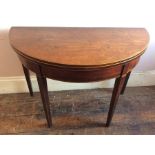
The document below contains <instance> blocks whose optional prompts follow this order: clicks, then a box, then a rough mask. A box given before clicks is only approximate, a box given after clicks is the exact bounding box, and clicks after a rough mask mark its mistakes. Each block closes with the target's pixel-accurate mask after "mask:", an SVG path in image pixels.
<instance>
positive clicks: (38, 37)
mask: <svg viewBox="0 0 155 155" xmlns="http://www.w3.org/2000/svg"><path fill="white" fill-rule="evenodd" d="M148 41H149V35H148V32H147V31H146V30H145V29H143V28H69V27H68V28H67V27H66V28H65V27H13V28H11V30H10V43H11V45H12V46H13V47H14V48H15V49H16V50H17V51H18V52H19V53H20V54H22V55H24V56H27V57H30V58H33V59H36V60H39V61H43V62H46V63H51V64H58V65H70V66H109V65H114V64H119V63H123V62H126V61H128V60H130V59H133V58H135V57H136V56H139V55H141V54H142V53H143V52H144V50H145V49H146V47H147V44H148Z"/></svg>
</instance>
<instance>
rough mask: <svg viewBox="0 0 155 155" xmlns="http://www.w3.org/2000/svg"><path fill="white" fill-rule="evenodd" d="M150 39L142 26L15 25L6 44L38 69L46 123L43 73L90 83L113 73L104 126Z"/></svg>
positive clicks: (31, 67)
mask: <svg viewBox="0 0 155 155" xmlns="http://www.w3.org/2000/svg"><path fill="white" fill-rule="evenodd" d="M148 41H149V35H148V33H147V31H146V30H145V29H143V28H52V27H51V28H45V27H44V28H43V27H42V28H41V27H14V28H11V30H10V43H11V45H12V47H13V48H14V49H15V51H16V52H17V55H18V57H19V59H20V61H21V63H22V65H23V69H24V73H25V77H26V80H27V84H28V87H29V91H30V94H32V93H33V92H32V87H31V81H30V77H29V72H28V70H31V71H33V72H35V73H36V76H37V80H38V85H39V88H40V94H41V98H42V103H43V107H44V111H45V115H46V120H47V124H48V127H51V126H52V119H51V113H50V106H49V97H48V87H47V82H46V78H51V79H55V80H60V81H66V82H94V81H102V80H106V79H111V78H116V81H115V85H114V90H113V93H112V98H111V102H110V108H109V112H108V117H107V123H106V126H107V127H108V126H109V125H110V123H111V120H112V117H113V114H114V110H115V107H116V104H117V101H118V99H119V96H120V94H123V92H124V90H125V88H126V85H127V81H128V79H129V76H130V73H131V71H132V69H133V68H134V67H135V66H136V64H137V63H138V61H139V59H140V56H141V55H142V54H143V53H144V51H145V49H146V47H147V45H148Z"/></svg>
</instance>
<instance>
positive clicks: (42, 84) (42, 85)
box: [37, 75, 52, 128]
mask: <svg viewBox="0 0 155 155" xmlns="http://www.w3.org/2000/svg"><path fill="white" fill-rule="evenodd" d="M37 80H38V85H39V89H40V94H41V98H42V102H43V107H44V111H45V115H46V120H47V123H48V127H49V128H50V127H51V126H52V118H51V112H50V105H49V97H48V89H47V81H46V78H45V77H44V76H42V75H37Z"/></svg>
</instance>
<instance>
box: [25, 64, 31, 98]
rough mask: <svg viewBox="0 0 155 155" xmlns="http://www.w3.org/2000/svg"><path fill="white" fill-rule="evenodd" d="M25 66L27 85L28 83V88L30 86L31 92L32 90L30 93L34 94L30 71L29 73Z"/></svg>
mask: <svg viewBox="0 0 155 155" xmlns="http://www.w3.org/2000/svg"><path fill="white" fill-rule="evenodd" d="M22 66H23V71H24V74H25V79H26V82H27V85H28V88H29V92H30V95H31V96H33V90H32V84H31V79H30V73H29V70H28V69H27V68H26V67H24V65H22Z"/></svg>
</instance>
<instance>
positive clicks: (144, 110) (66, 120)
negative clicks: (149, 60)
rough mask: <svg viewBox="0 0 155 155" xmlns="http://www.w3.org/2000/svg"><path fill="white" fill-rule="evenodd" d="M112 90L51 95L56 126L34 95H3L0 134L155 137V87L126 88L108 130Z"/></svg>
mask: <svg viewBox="0 0 155 155" xmlns="http://www.w3.org/2000/svg"><path fill="white" fill-rule="evenodd" d="M111 92H112V90H111V89H95V90H75V91H60V92H49V96H50V103H51V111H53V127H52V128H51V129H49V128H47V127H46V120H45V116H44V111H43V107H42V102H41V99H40V94H39V93H35V94H34V97H30V96H29V94H28V93H21V94H5V95H0V134H69V135H70V134H78V135H81V134H82V135H83V134H85V135H90V134H93V135H96V134H97V135H105V134H106V135H118V134H119V135H124V134H126V135H133V134H134V135H143V134H155V86H152V87H136V88H127V89H126V92H125V94H124V95H121V96H120V98H119V101H118V104H117V107H116V111H115V114H114V117H113V121H112V124H111V126H110V127H109V128H105V127H104V124H105V122H106V117H107V113H108V108H109V102H110V98H111Z"/></svg>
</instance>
